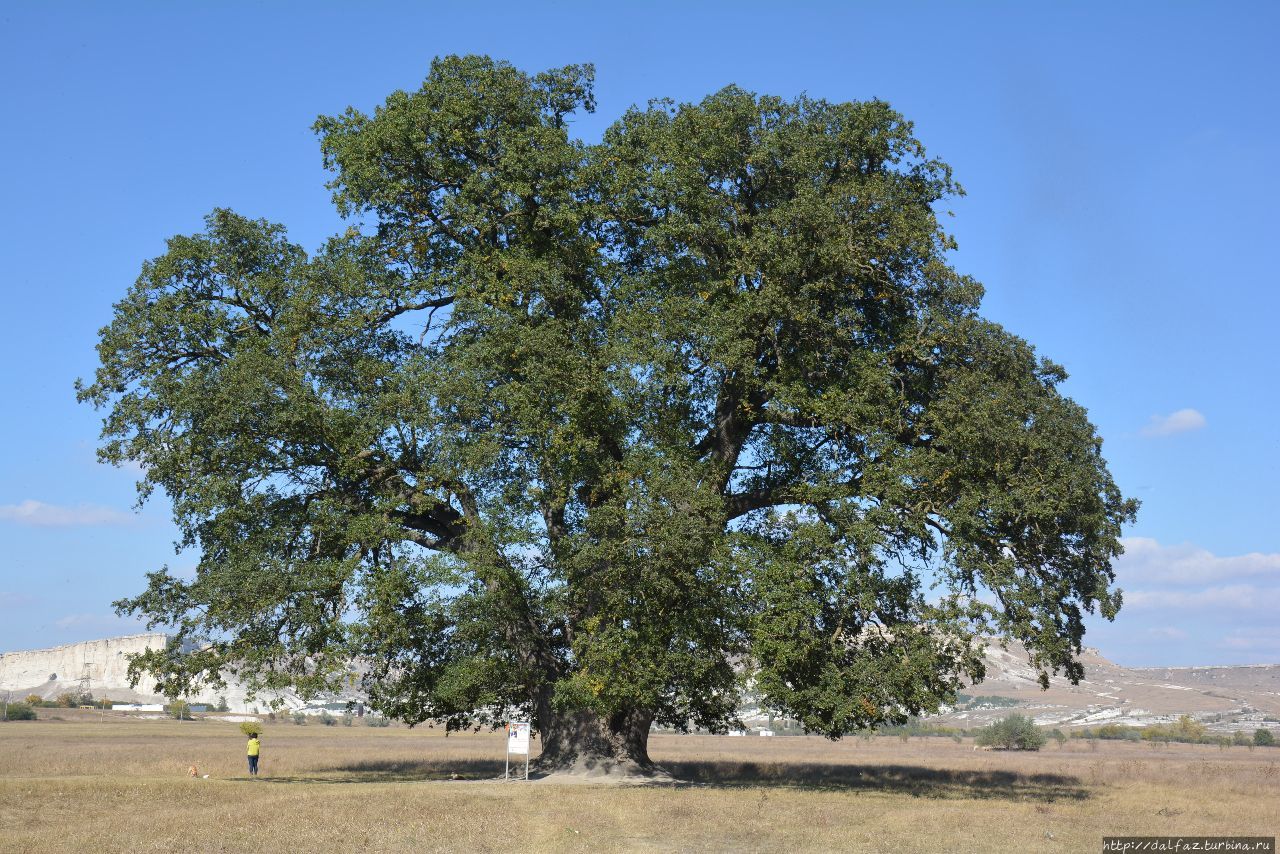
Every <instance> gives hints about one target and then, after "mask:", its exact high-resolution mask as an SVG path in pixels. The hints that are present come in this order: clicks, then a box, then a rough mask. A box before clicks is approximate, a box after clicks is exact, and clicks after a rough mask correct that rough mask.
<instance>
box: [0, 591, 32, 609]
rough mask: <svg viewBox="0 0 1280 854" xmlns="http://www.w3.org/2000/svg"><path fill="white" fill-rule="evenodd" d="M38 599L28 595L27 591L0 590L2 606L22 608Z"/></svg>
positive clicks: (0, 603) (0, 605)
mask: <svg viewBox="0 0 1280 854" xmlns="http://www.w3.org/2000/svg"><path fill="white" fill-rule="evenodd" d="M35 601H36V598H35V597H34V596H28V595H27V594H26V593H13V592H10V591H8V590H0V608H21V607H24V606H26V605H30V604H32V603H34V602H35Z"/></svg>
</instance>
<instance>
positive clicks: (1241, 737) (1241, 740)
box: [1231, 730, 1253, 747]
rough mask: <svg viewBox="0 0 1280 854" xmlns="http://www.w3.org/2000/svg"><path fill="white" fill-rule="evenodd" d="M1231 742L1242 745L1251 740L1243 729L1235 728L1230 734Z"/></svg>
mask: <svg viewBox="0 0 1280 854" xmlns="http://www.w3.org/2000/svg"><path fill="white" fill-rule="evenodd" d="M1231 743H1232V744H1234V745H1236V746H1237V747H1244V746H1245V745H1247V744H1252V743H1253V741H1252V740H1250V738H1249V736H1248V735H1246V734H1245V733H1244V731H1243V730H1237V731H1236V733H1235V734H1234V735H1232V736H1231Z"/></svg>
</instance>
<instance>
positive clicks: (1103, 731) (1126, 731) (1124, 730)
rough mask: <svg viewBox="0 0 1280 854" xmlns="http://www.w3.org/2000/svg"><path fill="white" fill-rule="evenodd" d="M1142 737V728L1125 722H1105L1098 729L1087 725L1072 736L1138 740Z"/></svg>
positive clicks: (1111, 739)
mask: <svg viewBox="0 0 1280 854" xmlns="http://www.w3.org/2000/svg"><path fill="white" fill-rule="evenodd" d="M1141 737H1142V730H1140V729H1138V728H1137V727H1131V726H1125V725H1124V724H1117V723H1110V724H1103V725H1102V726H1100V727H1098V728H1097V729H1090V728H1089V727H1085V728H1084V729H1082V730H1077V731H1076V732H1074V733H1072V738H1100V739H1103V740H1104V741H1137V740H1138V739H1140V738H1141Z"/></svg>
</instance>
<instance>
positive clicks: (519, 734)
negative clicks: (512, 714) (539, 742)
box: [502, 721, 529, 780]
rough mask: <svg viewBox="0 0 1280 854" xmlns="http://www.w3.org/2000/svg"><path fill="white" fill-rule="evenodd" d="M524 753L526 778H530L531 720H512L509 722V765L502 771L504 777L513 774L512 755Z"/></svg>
mask: <svg viewBox="0 0 1280 854" xmlns="http://www.w3.org/2000/svg"><path fill="white" fill-rule="evenodd" d="M521 753H523V754H524V779H526V780H528V779H529V722H528V721H512V722H511V723H509V724H507V766H506V768H505V769H504V770H503V772H502V779H504V780H506V779H508V778H509V777H510V775H511V756H512V754H515V755H516V756H519V755H520V754H521Z"/></svg>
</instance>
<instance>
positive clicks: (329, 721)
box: [320, 712, 338, 726]
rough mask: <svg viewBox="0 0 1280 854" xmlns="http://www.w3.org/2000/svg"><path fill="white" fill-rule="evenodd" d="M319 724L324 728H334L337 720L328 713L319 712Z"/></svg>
mask: <svg viewBox="0 0 1280 854" xmlns="http://www.w3.org/2000/svg"><path fill="white" fill-rule="evenodd" d="M320 723H322V724H324V725H325V726H335V725H336V724H337V723H338V721H337V719H335V718H334V716H333V715H331V714H329V713H328V712H321V713H320Z"/></svg>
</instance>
